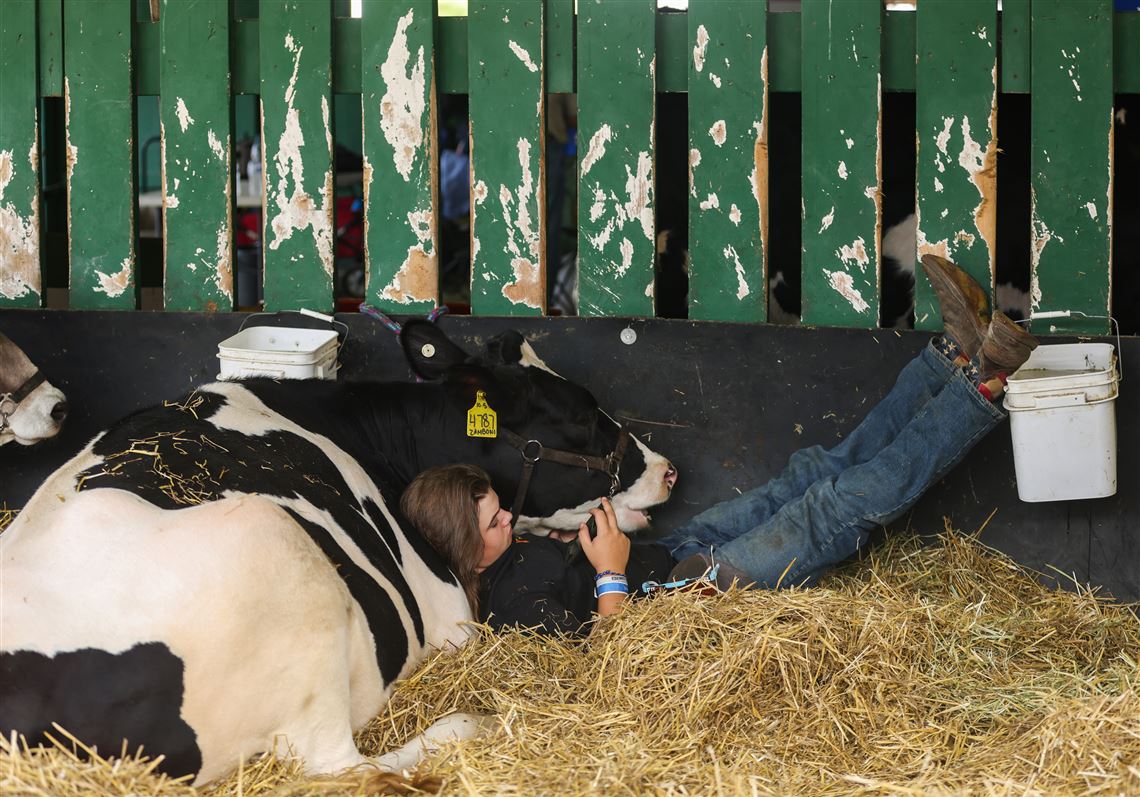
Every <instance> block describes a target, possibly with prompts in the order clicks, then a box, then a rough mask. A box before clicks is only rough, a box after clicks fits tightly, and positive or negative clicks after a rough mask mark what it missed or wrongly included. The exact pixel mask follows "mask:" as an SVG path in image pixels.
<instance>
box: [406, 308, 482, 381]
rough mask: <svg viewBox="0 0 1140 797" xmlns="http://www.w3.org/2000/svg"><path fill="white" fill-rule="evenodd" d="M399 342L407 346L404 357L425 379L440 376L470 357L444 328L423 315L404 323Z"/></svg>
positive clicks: (413, 369)
mask: <svg viewBox="0 0 1140 797" xmlns="http://www.w3.org/2000/svg"><path fill="white" fill-rule="evenodd" d="M400 345H401V346H403V347H404V356H405V357H406V358H407V360H408V365H410V366H411V367H412V371H413V372H415V374H416V375H417V376H420V377H422V378H424V379H441V378H443V377H444V376H445V375H446V374H447V372H448V370H450V369H451V368H454V367H455V366H457V365H461V364H462V363H465V362H467V361H468V360H469V359H470V357H469V356H468V354H467V352H465V351H464V350H463V349H461V348H459V347H458V346H456V345H455V344H454V343H452V342H451V340H450V339H449V338H448V337H447V335H445V334H444V333H443V330H441V329H440V328H439V327H438V326H436V325H435V324H433V323H432V322H430V321H425V320H424V319H421V318H413V319H410V320H408V321H406V322H404V326H403V328H402V329H401V330H400Z"/></svg>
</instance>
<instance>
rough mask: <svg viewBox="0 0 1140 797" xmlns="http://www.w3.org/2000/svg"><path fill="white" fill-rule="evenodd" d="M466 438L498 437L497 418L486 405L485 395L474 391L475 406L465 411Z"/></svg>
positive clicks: (480, 391) (479, 391)
mask: <svg viewBox="0 0 1140 797" xmlns="http://www.w3.org/2000/svg"><path fill="white" fill-rule="evenodd" d="M467 436H468V437H498V436H499V416H498V415H496V414H495V411H494V410H493V409H491V407H490V406H489V405H488V404H487V394H486V393H484V392H483V391H482V390H477V391H475V406H474V407H472V408H471V409H469V410H467Z"/></svg>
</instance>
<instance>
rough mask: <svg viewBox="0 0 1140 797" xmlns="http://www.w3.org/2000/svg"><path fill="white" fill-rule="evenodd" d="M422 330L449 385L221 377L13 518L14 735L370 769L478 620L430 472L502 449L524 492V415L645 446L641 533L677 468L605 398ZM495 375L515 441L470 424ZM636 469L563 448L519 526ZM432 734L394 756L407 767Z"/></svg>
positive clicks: (555, 513)
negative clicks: (626, 427) (363, 741)
mask: <svg viewBox="0 0 1140 797" xmlns="http://www.w3.org/2000/svg"><path fill="white" fill-rule="evenodd" d="M402 339H403V343H404V347H405V352H406V353H407V355H408V357H409V360H410V361H411V363H412V365H413V368H414V369H415V370H416V371H417V372H419V373H420V374H421V375H423V376H425V377H429V378H440V379H442V381H440V382H435V383H424V384H418V385H417V384H403V383H400V384H364V383H329V382H318V381H312V382H281V383H278V382H273V381H269V380H249V381H243V382H219V383H213V384H208V385H205V386H202V387H200V388H198V389H197V390H195V391H194V392H193V393H191V394H190V395H189V396H187V397H184V398H182V399H181V400H180V401H178V402H176V403H175V402H167V403H166V404H165V405H164V406H162V407H156V408H153V409H147V410H143V411H141V412H139V413H136V414H134V415H131V416H129V417H127V418H125V419H124V420H122V421H121V422H119V423H117V424H116V425H114V426H112V427H111V428H110V429H109V430H107V431H106V432H104V433H102V434H100V435H99V436H98V437H96V438H95V440H94V441H92V443H91V444H90V445H88V446H87V448H85V449H84V450H83V451H82V452H81V453H79V454H78V455H77V456H76V457H75V458H74V459H72V460H71V461H70V462H68V463H67V464H66V465H64V466H63V467H62V468H60V469H59V470H58V471H56V472H55V473H54V474H53V475H52V476H51V477H49V479H48V480H47V481H46V482H45V483H44V484H43V485H42V486H41V488H40V489H39V490H38V491H37V493H36V494H35V495H34V496H33V498H32V499H31V501H30V503H29V504H28V505H27V506H26V507H25V509H24V511H23V512H21V514H20V515H19V517H18V518H17V519H16V521H15V522H14V523H13V524H12V526H11V527H10V528H9V529H8V530H7V531H6V532H5V533H4V534H3V535H0V607H2V608H0V612H2V614H0V626H2V628H3V638H2V640H0V733H4V734H5V735H9V734H11V733H12V732H14V731H15V732H19V733H22V734H25V735H26V736H27V738H28V740H29V742H31V743H35V742H39V741H41V740H43V739H44V734H45V732H47V733H50V732H51V729H52V726H51V723H53V722H55V723H58V724H59V725H60V726H62V727H64V728H66V729H68V730H69V731H70V732H71V733H73V734H75V735H76V736H77V737H78V738H80V739H81V740H84V741H85V742H87V743H88V744H92V745H97V747H98V749H99V751H100V752H101V754H104V755H105V754H108V753H112V754H113V753H116V752H118V751H119V750H120V749H121V747H122V744H123V740H124V739H125V740H127V742H128V744H129V749H131V750H134V749H135V748H136V746H138V745H143V746H144V747H145V750H146V752H147V753H148V754H151V755H157V754H160V753H161V754H163V755H164V756H165V757H166V758H165V761H164V762H163V764H162V768H163V769H164V770H165V771H167V772H169V773H172V774H177V775H181V774H186V773H193V774H194V775H195V778H196V779H195V782H196V783H203V782H207V781H210V780H213V779H215V778H218V777H220V776H223V775H225V774H226V773H227V772H229V771H231V770H232V769H233V768H234V767H236V766H237V764H238V763H239V762H240V761H241V760H243V759H245V758H246V757H248V756H250V755H253V754H256V753H258V752H261V751H266V750H276V751H277V752H279V753H286V752H287V750H291V751H292V754H293V755H295V756H297V757H300V758H301V759H303V761H304V764H305V768H306V770H307V771H309V772H332V771H336V770H340V769H343V768H346V767H350V766H354V765H357V764H360V763H362V762H364V761H365V759H364V758H363V757H362V756H361V754H360V753H359V751H358V750H357V748H356V746H355V745H354V743H353V738H352V732H353V730H354V729H357V728H359V727H360V726H361V725H363V724H364V723H365V722H366V721H367V720H368V719H370V718H371V717H372V716H374V715H375V714H376V713H377V712H378V711H379V710H380V709H381V707H382V706H383V705H384V703H385V702H386V701H387V699H388V696H389V695H390V693H391V690H392V687H393V684H394V682H395V681H397V680H398V679H400V678H402V677H404V676H406V675H408V674H409V673H410V672H411V671H412V670H414V669H415V668H416V666H417V665H418V664H419V663H420V662H421V661H422V660H423V659H424V657H425V656H426V655H427V654H428V653H429V652H430V651H431V650H433V649H440V648H446V647H448V646H450V645H460V644H462V643H463V642H464V641H465V639H466V637H467V635H468V633H469V631H468V628H467V627H466V626H465V624H464V623H465V621H468V620H470V619H471V614H470V609H469V607H468V604H467V602H466V600H465V598H464V593H463V590H462V589H460V587H459V585H458V583H457V582H456V579H455V578H454V576H453V575H452V574H451V573H450V572H449V571H448V569H447V568H446V567H445V566H444V564H443V563H442V561H441V560H440V558H439V557H438V556H437V555H436V553H435V551H434V550H432V549H431V548H430V547H429V546H428V545H427V544H426V543H425V542H424V541H423V539H422V538H421V537H420V536H419V535H418V534H417V533H416V532H415V531H414V530H413V529H412V528H411V527H410V526H409V525H408V524H407V523H406V521H404V520H403V519H402V518H400V517H399V516H398V514H397V513H398V509H397V505H398V502H397V500H396V499H397V498H398V496H399V494H400V492H401V491H402V489H403V487H404V486H405V485H406V484H407V483H408V481H409V480H410V479H411V478H412V477H413V476H414V475H415V474H416V473H417V472H419V471H420V470H422V469H424V468H427V467H429V466H432V465H436V464H440V463H446V462H470V463H474V464H477V465H480V466H482V467H484V468H486V469H487V470H488V471H489V472H490V474H491V476H492V478H493V481H494V484H495V485H496V488H497V489H498V490H499V491H500V492H501V494H502V495H503V497H504V503H506V502H508V501H509V500H510V498H509V496H512V495H514V490H515V487H516V486H517V484H518V482H519V481H520V474H521V473H522V470H523V468H522V462H523V460H522V456H521V454H520V452H519V451H518V450H516V448H514V447H512V445H510V444H509V443H508V442H507V440H505V437H506V436H507V435H506V431H507V430H510V431H511V432H513V433H515V434H516V435H518V438H520V439H522V440H524V441H538V442H539V443H541V445H542V446H543V447H546V448H549V449H558V450H562V451H571V452H578V453H581V454H582V455H584V456H590V457H603V458H604V457H606V456H607V455H610V454H612V453H613V452H614V451H615V450H620V449H622V448H624V455H623V456H621V458H620V467H617V468H616V469H615V474H614V476H616V479H617V480H619V481H620V486H619V487H618V489H617V492H616V494H615V495H614V498H613V500H614V505H615V507H616V508H617V510H618V517H619V519H620V522H621V525H622V526H623V527H624V528H626V529H633V528H637V527H643V526H645V525H646V524H647V522H648V519H647V515H646V510H647V509H649V508H650V507H651V506H653V505H655V504H658V503H660V502H662V501H664V500H665V499H666V498H667V497H668V495H669V491H670V489H671V487H672V485H673V483H674V481H675V479H676V474H675V471H674V470H673V468H672V466H671V465H670V463H669V462H668V461H667V460H666V459H664V458H663V457H661V456H660V455H658V454H655V453H653V452H652V451H650V450H649V449H648V448H646V447H645V446H644V445H642V444H641V443H640V442H639V441H637V440H636V439H634V438H626V441H625V444H624V445H620V444H619V440H620V439H621V438H622V437H624V436H625V433H624V431H621V430H619V425H618V424H617V423H616V422H614V421H613V420H611V419H610V418H609V417H608V416H606V415H605V414H604V413H603V412H601V411H600V410H599V408H598V405H597V402H596V401H595V400H594V398H593V397H592V396H591V395H590V393H589V392H588V391H586V390H585V389H584V388H582V387H580V386H578V385H575V384H573V383H571V382H569V381H567V380H565V379H563V378H561V377H559V376H557V375H556V374H554V373H553V372H552V371H550V370H549V369H548V368H547V367H546V366H545V365H544V364H543V363H542V362H541V361H540V360H539V359H538V357H537V356H536V355H535V353H534V351H533V350H532V349H531V347H530V346H529V345H528V344H527V343H526V342H525V341H524V340H523V339H522V338H521V336H519V335H518V334H517V333H507V334H506V335H504V336H500V337H499V338H497V339H496V340H494V341H492V343H491V345H489V347H488V353H487V354H486V355H484V357H483V359H481V360H479V361H475V360H473V359H472V358H470V357H468V356H467V354H466V353H465V352H463V351H462V350H461V349H459V348H458V347H457V346H455V345H454V344H453V343H451V342H450V341H449V340H448V339H447V338H446V337H445V336H444V335H443V334H442V333H441V332H440V331H438V329H437V328H436V327H434V326H432V325H427V324H423V323H419V324H417V323H409V324H408V325H406V326H405V330H404V334H403V336H402ZM479 392H482V394H483V396H484V397H485V400H486V403H487V405H488V406H490V408H491V409H493V410H494V411H495V412H496V413H497V423H498V437H495V438H476V437H469V436H468V435H467V425H468V411H469V410H470V409H471V408H472V407H474V406H475V403H476V398H477V395H478V393H479ZM527 450H528V454H531V455H533V454H535V453H538V451H539V449H538V447H537V444H531V445H530V446H529V447H528V449H527ZM615 484H617V481H615V479H614V477H612V476H611V475H608V474H607V473H606V472H604V471H600V470H598V469H594V468H590V469H586V468H578V467H571V466H568V465H564V464H559V463H558V462H547V461H544V460H540V461H539V462H538V464H537V466H536V467H535V469H534V470H533V476H532V478H531V480H530V482H529V488H528V490H527V494H526V497H525V505H524V506H523V507H521V509H522V510H523V517H522V518H520V525H526V526H528V527H547V528H576V527H577V525H578V524H579V523H580V522H582V521H583V520H584V519H585V518H586V512H587V510H588V509H589V508H591V507H593V506H595V505H596V504H597V501H598V500H599V497H600V496H602V495H606V494H608V493H609V492H610V490H611V487H612V486H613V485H615ZM478 724H479V723H478V721H477V720H475V719H473V718H469V717H459V718H456V717H451V718H446V719H445V721H444V722H443V723H442V724H441V725H439V727H437V728H435V729H434V731H433V732H434V733H436V734H439V733H443V734H445V735H447V734H456V735H462V734H463V733H465V732H469V731H472V730H473V729H475V728H476V727H477V726H478ZM420 744H421V742H420V741H419V740H417V741H414V742H412V743H410V744H409V745H408V746H407V747H406V748H404V749H402V750H401V751H397V752H396V753H390V754H388V755H386V756H384V757H382V758H381V759H375V760H373V761H372V763H375V764H377V765H378V766H382V767H386V768H402V767H404V766H406V765H408V764H410V763H413V762H414V761H415V760H416V757H417V756H418V755H419V754H420V753H421V747H420Z"/></svg>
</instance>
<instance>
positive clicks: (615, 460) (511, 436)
mask: <svg viewBox="0 0 1140 797" xmlns="http://www.w3.org/2000/svg"><path fill="white" fill-rule="evenodd" d="M499 433H500V434H501V435H502V436H503V437H505V438H506V440H507V442H508V443H510V444H511V446H513V447H514V448H515V450H517V451H518V452H519V454H521V455H522V460H523V470H522V478H521V479H519V489H518V491H517V492H516V493H515V502H514V503H513V504H512V505H511V525H512V526H513V525H514V524H515V523H516V522H518V519H519V513H520V512H522V506H523V501H525V500H526V491H527V488H528V487H530V477H531V476H532V475H534V466H535V465H537V464H538V462H539V460H546V461H547V462H557V463H558V464H560V465H570V466H571V467H575V468H585V469H586V470H599V471H601V472H602V473H605V474H607V475H608V476H609V477H610V498H613V496H614V494H615V493H616V492H617V491H618V490H619V489H620V488H621V479H620V478H619V477H618V468H620V467H621V460H622V457H624V456H625V449H626V446H628V445H629V429H628V428H626V426H625V424H622V426H621V428H620V430H619V431H618V439H617V443H615V444H614V450H613V451H611V452H610V453H609V454H606V455H605V456H604V457H599V456H595V455H593V454H578V453H575V452H573V451H563V450H561V449H558V448H547V447H546V446H544V445H543V444H542V443H540V442H539V441H538V440H524V439H523V438H522V437H520V436H519V435H517V434H515V433H514V432H512V431H511V430H510V429H502V428H500V429H499Z"/></svg>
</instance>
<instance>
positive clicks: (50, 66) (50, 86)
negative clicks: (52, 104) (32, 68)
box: [36, 0, 63, 97]
mask: <svg viewBox="0 0 1140 797" xmlns="http://www.w3.org/2000/svg"><path fill="white" fill-rule="evenodd" d="M36 4H37V5H38V6H39V19H38V20H37V22H36V25H37V38H38V39H39V45H40V48H39V49H40V56H39V57H40V77H39V80H40V95H41V96H44V97H62V96H63V0H36Z"/></svg>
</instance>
